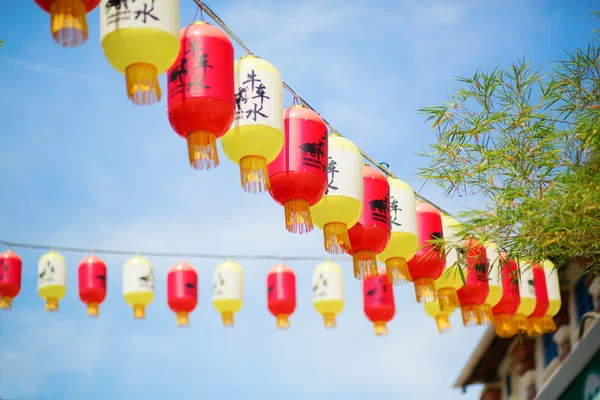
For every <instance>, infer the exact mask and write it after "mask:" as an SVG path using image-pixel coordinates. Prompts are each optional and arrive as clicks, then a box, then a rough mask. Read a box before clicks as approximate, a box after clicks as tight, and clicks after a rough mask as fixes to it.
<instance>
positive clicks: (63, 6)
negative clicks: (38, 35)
mask: <svg viewBox="0 0 600 400" xmlns="http://www.w3.org/2000/svg"><path fill="white" fill-rule="evenodd" d="M50 31H51V32H52V37H53V38H54V40H55V41H56V43H58V44H60V45H61V46H63V47H75V46H79V45H81V44H83V43H85V41H86V40H87V38H88V25H87V20H86V9H85V4H84V3H83V0H54V1H53V2H52V4H51V5H50Z"/></svg>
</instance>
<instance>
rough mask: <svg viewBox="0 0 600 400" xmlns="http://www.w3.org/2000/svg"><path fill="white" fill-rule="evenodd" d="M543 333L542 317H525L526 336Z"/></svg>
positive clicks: (535, 335) (536, 335)
mask: <svg viewBox="0 0 600 400" xmlns="http://www.w3.org/2000/svg"><path fill="white" fill-rule="evenodd" d="M543 333H544V329H543V324H542V319H541V318H537V317H529V318H527V336H529V337H538V336H542V334H543Z"/></svg>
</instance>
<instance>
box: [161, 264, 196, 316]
mask: <svg viewBox="0 0 600 400" xmlns="http://www.w3.org/2000/svg"><path fill="white" fill-rule="evenodd" d="M167 303H168V304H169V308H170V309H171V310H172V311H173V312H174V313H175V314H176V315H177V325H178V326H181V327H183V326H188V325H189V324H190V317H189V314H190V313H191V312H192V311H194V309H195V308H196V304H198V274H197V273H196V270H195V269H194V267H192V266H191V265H189V264H187V263H185V262H184V261H181V262H179V263H177V264H176V265H174V266H173V267H172V268H171V269H170V270H169V273H168V274H167Z"/></svg>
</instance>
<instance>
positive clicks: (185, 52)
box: [167, 22, 235, 169]
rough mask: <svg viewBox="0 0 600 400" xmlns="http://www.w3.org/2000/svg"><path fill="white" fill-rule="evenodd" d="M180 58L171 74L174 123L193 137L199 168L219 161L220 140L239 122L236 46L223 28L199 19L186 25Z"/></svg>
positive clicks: (191, 149) (191, 153) (192, 153)
mask: <svg viewBox="0 0 600 400" xmlns="http://www.w3.org/2000/svg"><path fill="white" fill-rule="evenodd" d="M180 36H181V49H180V51H179V57H178V58H177V60H176V61H175V63H174V64H173V65H172V66H171V68H169V71H168V73H167V81H168V86H167V93H168V94H167V99H168V100H167V101H168V103H167V106H168V114H169V122H170V123H171V126H172V127H173V129H174V130H175V132H177V134H178V135H179V136H181V137H182V138H184V139H186V140H187V146H188V158H189V161H190V165H191V166H192V167H193V168H195V169H210V168H213V167H216V166H218V165H219V154H218V152H217V139H218V138H220V137H222V136H223V135H224V134H225V132H227V130H228V129H229V127H230V126H231V123H232V122H233V114H234V111H235V93H234V87H233V45H232V44H231V42H230V41H229V38H228V37H227V35H226V34H225V32H223V31H222V30H220V29H219V28H217V27H215V26H213V25H211V24H208V23H206V22H194V23H193V24H191V25H188V26H186V27H185V28H182V29H181V33H180Z"/></svg>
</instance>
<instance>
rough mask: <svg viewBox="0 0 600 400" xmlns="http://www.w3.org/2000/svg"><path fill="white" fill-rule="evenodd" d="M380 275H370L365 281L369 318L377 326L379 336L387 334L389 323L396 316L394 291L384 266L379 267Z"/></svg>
mask: <svg viewBox="0 0 600 400" xmlns="http://www.w3.org/2000/svg"><path fill="white" fill-rule="evenodd" d="M377 272H378V275H375V276H369V277H367V278H366V279H365V281H364V283H363V303H364V309H365V314H366V316H367V318H369V320H370V321H371V322H373V325H374V327H375V334H376V335H377V336H387V334H388V330H387V323H388V322H390V321H391V320H392V318H394V314H396V306H395V305H394V291H393V288H392V285H390V284H389V282H388V277H387V272H386V270H385V268H384V267H379V268H378V271H377Z"/></svg>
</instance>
